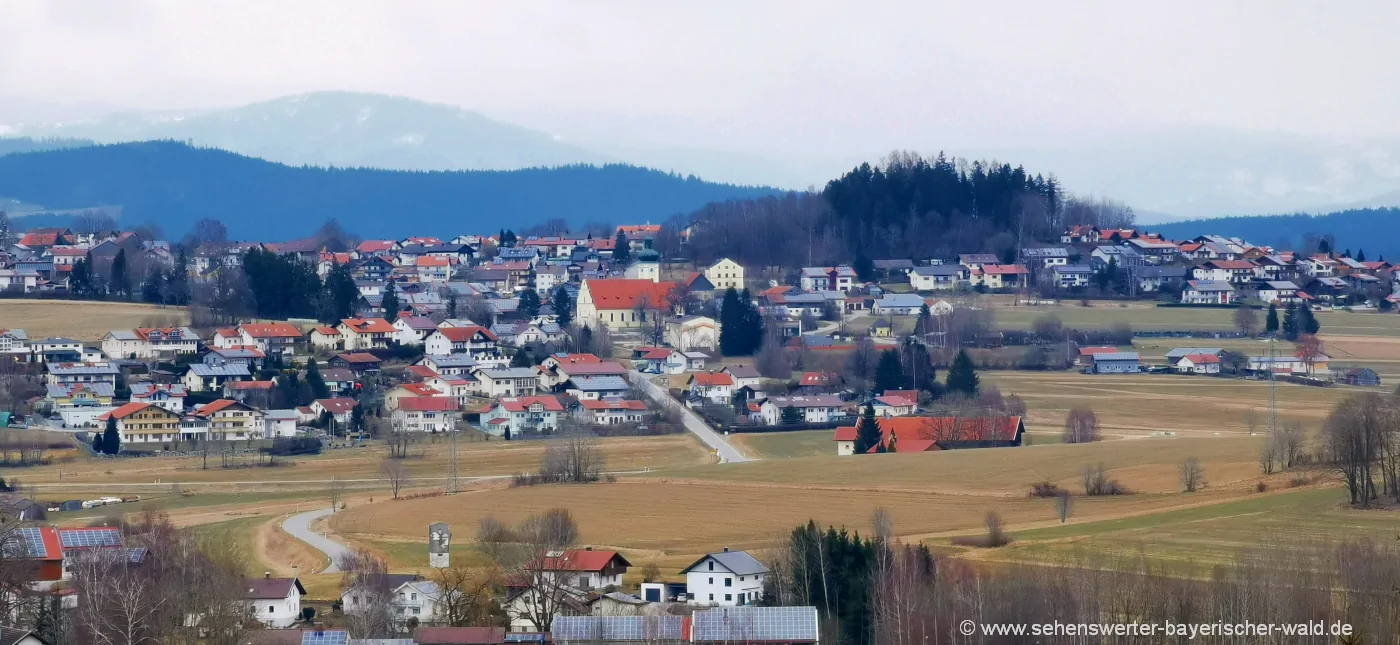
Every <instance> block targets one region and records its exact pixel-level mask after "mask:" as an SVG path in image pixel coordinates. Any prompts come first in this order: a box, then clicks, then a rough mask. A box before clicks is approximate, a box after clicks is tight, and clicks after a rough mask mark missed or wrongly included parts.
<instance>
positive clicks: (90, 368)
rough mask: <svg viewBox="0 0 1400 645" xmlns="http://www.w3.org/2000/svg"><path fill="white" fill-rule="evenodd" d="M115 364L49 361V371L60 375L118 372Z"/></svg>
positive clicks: (113, 373) (112, 373) (114, 373)
mask: <svg viewBox="0 0 1400 645" xmlns="http://www.w3.org/2000/svg"><path fill="white" fill-rule="evenodd" d="M117 371H118V370H117V368H116V366H115V365H84V364H80V363H49V373H50V374H57V375H59V376H79V375H104V374H110V375H113V376H115V375H116V374H117Z"/></svg>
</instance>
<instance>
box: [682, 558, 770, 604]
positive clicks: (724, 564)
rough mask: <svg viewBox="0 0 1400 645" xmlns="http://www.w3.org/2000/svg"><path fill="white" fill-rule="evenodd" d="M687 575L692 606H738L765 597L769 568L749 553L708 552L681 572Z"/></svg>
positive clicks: (688, 592) (688, 600)
mask: <svg viewBox="0 0 1400 645" xmlns="http://www.w3.org/2000/svg"><path fill="white" fill-rule="evenodd" d="M681 574H683V575H684V576H685V599H686V601H687V602H689V603H690V604H693V605H713V606H719V607H735V606H740V605H750V604H754V603H756V602H758V601H759V600H760V599H761V598H762V597H763V580H764V578H765V577H766V576H767V575H768V567H766V566H764V564H763V563H762V562H759V561H758V559H757V558H755V557H753V556H752V555H749V554H748V552H746V551H730V550H729V548H728V547H725V548H724V550H723V551H720V552H718V553H707V554H705V555H704V556H702V557H701V558H700V559H699V560H696V561H695V562H693V563H691V565H690V566H688V567H686V568H684V569H681Z"/></svg>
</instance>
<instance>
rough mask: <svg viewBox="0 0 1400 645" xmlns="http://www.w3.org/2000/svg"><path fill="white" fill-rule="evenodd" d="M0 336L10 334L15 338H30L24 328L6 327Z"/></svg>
mask: <svg viewBox="0 0 1400 645" xmlns="http://www.w3.org/2000/svg"><path fill="white" fill-rule="evenodd" d="M0 336H9V337H10V338H13V339H15V340H29V334H26V333H25V332H24V330H23V329H6V330H4V331H3V332H0Z"/></svg>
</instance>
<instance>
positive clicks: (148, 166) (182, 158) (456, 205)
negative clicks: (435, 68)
mask: <svg viewBox="0 0 1400 645" xmlns="http://www.w3.org/2000/svg"><path fill="white" fill-rule="evenodd" d="M776 192H778V191H776V190H774V189H771V188H762V187H745V186H733V185H729V184H718V183H713V182H707V181H703V180H700V179H697V178H695V177H687V176H681V175H676V174H671V173H664V172H660V171H656V170H650V169H647V168H639V167H636V166H628V165H623V164H607V165H602V166H593V165H568V166H559V167H554V168H527V169H522V170H509V171H503V170H489V171H488V170H464V171H432V172H426V171H402V170H379V169H373V168H324V167H314V166H295V167H294V166H288V165H285V164H280V163H274V162H270V161H266V160H263V159H257V158H253V157H248V156H244V155H239V154H235V153H232V152H228V151H225V150H219V149H215V148H198V147H193V146H190V145H188V144H185V143H180V142H174V141H150V142H136V143H123V144H107V145H97V146H89V147H76V148H61V149H52V150H42V151H38V152H24V153H16V154H8V155H3V156H0V195H4V196H7V197H10V198H12V199H14V200H18V201H19V202H23V203H29V204H39V205H43V207H44V208H46V209H52V210H62V209H81V208H87V207H93V206H120V207H121V211H120V212H121V219H122V221H121V222H120V223H121V224H124V225H127V226H134V225H136V224H141V223H145V222H151V223H154V224H157V225H159V226H160V227H161V228H162V229H163V230H164V231H165V233H166V234H167V235H170V236H172V237H179V236H180V235H181V234H183V233H184V232H186V231H188V230H190V228H191V227H192V225H193V224H194V222H196V221H197V220H199V219H202V218H215V219H219V220H221V221H223V222H224V224H225V225H226V226H227V227H228V229H229V235H230V236H232V237H234V238H236V239H259V240H284V239H291V238H296V237H301V236H305V235H309V234H311V233H312V232H313V231H314V230H315V229H316V228H317V227H318V226H319V225H320V224H321V223H322V222H324V221H325V220H326V219H328V218H331V217H334V218H336V219H338V220H339V221H340V223H341V224H342V225H343V226H344V227H345V229H346V230H348V231H350V232H352V233H356V234H359V235H363V236H366V237H402V236H403V235H406V234H409V233H415V234H421V235H437V236H451V235H456V234H460V233H467V232H483V231H495V230H497V229H500V228H514V229H516V230H520V229H523V228H526V227H529V226H531V225H533V224H538V223H542V222H544V221H546V220H549V219H555V218H559V219H564V220H567V221H569V222H570V223H573V224H582V223H586V222H608V223H614V224H622V223H641V222H645V221H652V222H660V221H662V220H664V219H667V218H669V217H671V216H672V215H675V214H678V213H689V212H691V211H694V210H696V209H698V208H699V207H701V206H703V205H705V204H707V203H710V202H716V201H726V200H731V199H748V198H754V197H762V196H765V195H771V194H774V193H776ZM20 219H21V220H22V219H23V218H20ZM21 225H23V224H22V222H21Z"/></svg>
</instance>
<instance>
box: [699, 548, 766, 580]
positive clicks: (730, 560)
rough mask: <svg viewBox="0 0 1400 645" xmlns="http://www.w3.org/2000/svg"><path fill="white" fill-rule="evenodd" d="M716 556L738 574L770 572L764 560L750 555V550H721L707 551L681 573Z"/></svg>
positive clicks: (717, 560) (720, 563) (730, 570)
mask: <svg viewBox="0 0 1400 645" xmlns="http://www.w3.org/2000/svg"><path fill="white" fill-rule="evenodd" d="M710 558H714V560H715V562H718V563H719V565H720V566H722V567H724V568H725V569H728V570H729V572H730V573H732V574H734V575H736V576H750V575H754V574H758V573H768V567H766V566H763V563H762V562H759V561H758V559H756V558H754V557H753V556H751V555H749V552H748V551H720V552H719V553H707V554H705V556H704V557H702V558H700V559H699V560H696V561H695V563H694V564H691V565H690V566H688V567H686V568H684V569H681V573H687V572H689V571H690V570H691V569H694V568H695V567H698V566H700V565H701V564H704V563H705V560H708V559H710Z"/></svg>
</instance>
